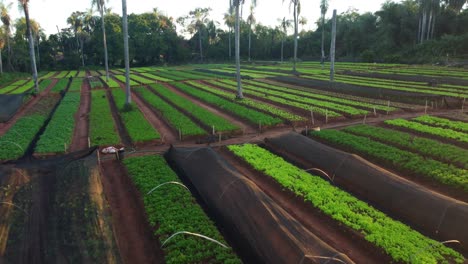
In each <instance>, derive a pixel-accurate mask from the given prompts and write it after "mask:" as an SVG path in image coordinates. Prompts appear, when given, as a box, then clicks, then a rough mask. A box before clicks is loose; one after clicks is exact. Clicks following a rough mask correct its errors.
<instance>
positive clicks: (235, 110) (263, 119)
mask: <svg viewBox="0 0 468 264" xmlns="http://www.w3.org/2000/svg"><path fill="white" fill-rule="evenodd" d="M174 85H175V86H176V87H177V88H179V89H180V90H181V91H183V92H184V93H187V94H189V95H192V96H194V97H196V98H198V99H200V100H202V101H204V102H207V103H209V104H212V105H214V106H217V107H219V108H221V109H223V110H226V111H228V112H230V113H232V114H234V115H236V116H239V117H241V118H243V119H246V120H248V121H250V122H251V123H253V124H255V125H256V124H259V123H261V124H262V125H267V126H268V125H276V124H279V123H281V119H279V118H276V117H272V116H269V115H267V114H264V113H261V112H258V111H256V110H253V109H250V108H247V107H245V106H243V105H241V104H239V103H237V102H236V101H235V100H227V99H224V98H222V97H219V96H217V95H215V94H211V93H209V92H205V91H202V90H199V89H196V88H194V87H191V86H189V85H187V84H185V83H174Z"/></svg>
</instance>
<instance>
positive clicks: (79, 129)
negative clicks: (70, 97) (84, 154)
mask: <svg viewBox="0 0 468 264" xmlns="http://www.w3.org/2000/svg"><path fill="white" fill-rule="evenodd" d="M90 90H91V87H90V85H89V82H88V80H84V82H83V83H82V85H81V101H80V109H79V110H78V112H77V113H76V115H75V124H76V125H75V132H74V134H73V139H72V143H71V145H70V151H78V150H82V149H85V148H88V131H89V115H88V113H89V110H90V107H91V98H90V96H91V93H90Z"/></svg>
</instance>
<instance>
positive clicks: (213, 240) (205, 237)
mask: <svg viewBox="0 0 468 264" xmlns="http://www.w3.org/2000/svg"><path fill="white" fill-rule="evenodd" d="M180 234H185V235H191V236H196V237H201V238H204V239H206V240H208V241H211V242H213V243H216V244H218V245H220V246H222V247H223V248H228V246H226V245H224V244H223V243H221V242H219V241H218V240H216V239H213V238H211V237H207V236H204V235H202V234H198V233H192V232H187V231H180V232H177V233H175V234H173V235H172V236H170V237H169V238H168V239H166V241H164V243H163V244H162V245H161V248H162V247H164V245H165V244H166V243H167V242H169V240H171V239H172V238H174V237H175V236H177V235H180Z"/></svg>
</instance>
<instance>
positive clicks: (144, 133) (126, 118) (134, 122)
mask: <svg viewBox="0 0 468 264" xmlns="http://www.w3.org/2000/svg"><path fill="white" fill-rule="evenodd" d="M112 96H113V98H114V101H115V104H116V105H117V108H118V111H119V115H120V117H121V119H122V122H123V123H124V125H125V128H126V129H127V131H128V134H129V136H130V138H131V139H132V142H133V143H141V142H145V141H152V140H156V139H159V138H160V135H159V133H158V132H157V131H156V130H155V129H154V128H153V127H152V126H151V125H150V124H149V123H148V121H147V120H146V119H145V117H144V116H143V114H142V113H141V111H140V110H139V109H138V107H137V106H136V104H134V103H132V104H131V105H130V106H129V107H128V106H125V93H124V92H123V91H122V90H121V89H112Z"/></svg>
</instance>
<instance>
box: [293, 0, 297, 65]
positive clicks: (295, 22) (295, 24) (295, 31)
mask: <svg viewBox="0 0 468 264" xmlns="http://www.w3.org/2000/svg"><path fill="white" fill-rule="evenodd" d="M297 26H298V24H297V1H296V2H295V3H294V62H293V72H296V61H297Z"/></svg>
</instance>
